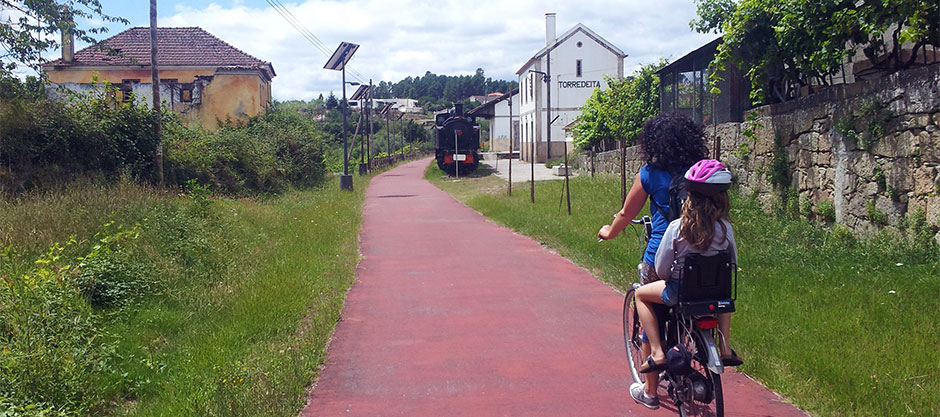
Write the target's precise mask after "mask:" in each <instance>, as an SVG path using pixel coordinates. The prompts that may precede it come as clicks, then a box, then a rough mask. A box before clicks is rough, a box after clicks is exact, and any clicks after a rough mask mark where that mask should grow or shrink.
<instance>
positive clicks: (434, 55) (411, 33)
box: [160, 0, 715, 100]
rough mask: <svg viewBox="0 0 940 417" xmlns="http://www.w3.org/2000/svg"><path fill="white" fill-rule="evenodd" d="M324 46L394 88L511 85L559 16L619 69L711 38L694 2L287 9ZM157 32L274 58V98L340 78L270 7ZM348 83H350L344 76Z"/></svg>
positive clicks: (320, 0) (368, 3) (366, 1)
mask: <svg viewBox="0 0 940 417" xmlns="http://www.w3.org/2000/svg"><path fill="white" fill-rule="evenodd" d="M284 4H285V5H286V6H287V8H288V9H289V10H290V11H291V13H293V15H294V16H295V17H296V18H297V19H298V20H299V21H300V22H302V23H303V25H304V26H305V27H306V28H307V29H308V30H310V32H312V33H313V34H314V35H316V36H317V37H318V38H319V39H320V41H322V42H323V44H325V46H326V48H327V49H328V52H329V53H332V51H333V49H334V48H335V47H336V46H337V45H338V44H339V43H340V42H341V41H348V42H354V43H358V44H360V45H361V47H360V48H359V51H358V52H357V53H356V56H355V57H354V58H353V60H352V61H351V63H350V67H351V68H353V69H354V70H355V71H356V73H359V74H361V75H362V79H361V80H356V81H368V78H369V77H372V78H373V80H374V82H378V81H380V80H385V81H399V80H400V79H402V78H404V77H406V76H409V75H411V76H418V75H424V72H425V71H431V72H434V73H437V74H448V75H457V74H472V73H473V72H474V71H475V70H476V69H477V68H483V69H485V70H486V75H487V76H489V77H492V78H494V79H516V76H515V71H516V70H517V69H518V68H519V67H520V66H521V65H522V64H523V63H525V61H526V60H527V59H528V58H530V57H531V56H532V55H533V54H534V53H535V52H537V51H538V50H539V49H541V48H542V47H543V46H544V45H545V40H544V37H545V21H544V13H545V12H555V13H557V29H556V32H557V33H558V34H559V35H560V34H561V33H564V32H565V31H567V30H568V29H569V28H571V27H572V26H574V25H575V24H577V23H579V22H580V23H583V24H585V25H586V26H588V27H590V28H591V29H592V30H594V31H595V32H596V33H597V34H599V35H600V36H602V37H604V38H605V39H607V40H608V41H610V42H611V43H613V44H614V45H617V46H618V47H619V48H620V49H621V50H623V51H624V52H625V53H627V55H629V56H628V57H627V59H626V61H625V65H624V66H625V72H626V73H630V72H632V71H633V70H634V69H636V68H638V67H639V65H641V64H647V63H651V62H655V61H657V60H658V59H659V58H660V57H670V58H673V59H674V58H677V57H679V56H681V55H682V54H684V53H686V52H688V51H690V50H692V49H695V48H697V47H699V46H701V45H702V44H704V43H706V42H707V41H709V40H711V39H713V38H714V37H715V35H701V34H697V33H693V32H691V30H690V29H689V25H688V23H689V21H690V20H691V19H693V18H694V17H695V6H694V3H693V2H692V1H691V0H665V1H661V2H657V3H656V4H655V6H654V5H652V4H650V3H649V2H646V1H639V0H630V1H615V0H597V1H593V0H585V1H580V2H570V1H564V2H562V1H532V0H527V1H511V2H509V1H475V2H467V1H455V0H448V1H430V0H401V1H387V0H350V1H342V2H341V1H335V0H334V1H328V0H309V1H303V2H293V3H289V2H284ZM160 25H161V26H200V27H202V28H204V29H206V30H207V31H209V32H210V33H212V34H214V35H216V36H218V37H220V38H222V39H223V40H225V41H226V42H228V43H230V44H232V45H233V46H235V47H237V48H239V49H241V50H243V51H245V52H247V53H249V54H251V55H253V56H255V57H257V58H259V59H263V60H266V61H271V62H272V63H273V65H274V69H275V71H276V72H277V74H278V76H277V77H276V78H275V79H274V96H275V98H277V99H281V100H286V99H293V98H299V99H310V98H314V97H316V96H317V95H319V94H320V93H323V94H324V95H325V94H328V93H329V92H330V91H335V92H337V95H339V91H340V90H339V89H340V74H339V73H337V72H334V71H327V70H324V69H323V64H324V63H325V62H326V60H327V56H324V54H323V53H321V52H320V51H319V50H317V49H316V47H314V45H312V44H311V43H310V42H308V41H307V40H306V39H304V38H303V37H302V36H301V35H300V33H299V32H298V31H297V30H296V29H294V28H293V27H292V26H291V25H290V24H289V23H288V22H287V21H286V20H285V19H284V18H283V17H282V16H281V15H279V14H278V13H277V11H276V10H274V9H273V8H271V7H266V8H255V7H251V6H248V5H245V3H244V2H235V3H234V4H233V5H231V6H221V5H219V4H210V5H209V6H207V7H205V8H203V9H195V8H191V7H177V8H176V9H175V10H174V11H173V14H172V15H171V16H167V17H164V18H162V19H161V20H160ZM347 80H355V76H354V75H353V74H351V73H350V72H349V71H347Z"/></svg>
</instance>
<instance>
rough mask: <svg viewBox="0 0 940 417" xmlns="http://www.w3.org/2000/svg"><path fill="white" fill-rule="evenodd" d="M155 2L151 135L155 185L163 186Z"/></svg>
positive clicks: (152, 14)
mask: <svg viewBox="0 0 940 417" xmlns="http://www.w3.org/2000/svg"><path fill="white" fill-rule="evenodd" d="M157 65H158V63H157V0H150V78H151V81H150V82H151V83H152V84H153V113H154V116H155V119H156V120H155V121H154V124H153V135H154V136H155V137H156V139H157V150H156V153H155V155H154V161H153V163H154V168H155V169H156V170H157V184H159V185H160V186H161V187H162V186H163V137H162V136H163V132H162V129H161V126H160V124H161V123H162V118H163V116H162V114H161V112H160V72H159V69H158V68H157Z"/></svg>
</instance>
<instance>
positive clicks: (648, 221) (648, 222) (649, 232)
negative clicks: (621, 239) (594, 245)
mask: <svg viewBox="0 0 940 417" xmlns="http://www.w3.org/2000/svg"><path fill="white" fill-rule="evenodd" d="M616 218H617V215H616V214H614V219H616ZM630 224H642V225H645V226H646V241H647V242H649V240H650V236H651V235H652V233H653V222H652V220H651V219H650V216H643V217H641V218H639V219H630ZM597 241H598V242H603V241H604V239H601V238H597Z"/></svg>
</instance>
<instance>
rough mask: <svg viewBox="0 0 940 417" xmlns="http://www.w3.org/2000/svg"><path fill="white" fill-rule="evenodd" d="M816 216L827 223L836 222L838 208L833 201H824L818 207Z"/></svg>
mask: <svg viewBox="0 0 940 417" xmlns="http://www.w3.org/2000/svg"><path fill="white" fill-rule="evenodd" d="M816 214H818V215H819V216H820V217H822V218H823V220H825V221H826V223H832V222H834V221H836V206H835V205H834V204H833V203H832V200H823V201H820V202H819V204H817V205H816Z"/></svg>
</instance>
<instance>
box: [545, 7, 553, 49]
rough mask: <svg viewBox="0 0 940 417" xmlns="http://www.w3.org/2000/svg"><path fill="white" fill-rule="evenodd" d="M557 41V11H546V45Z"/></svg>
mask: <svg viewBox="0 0 940 417" xmlns="http://www.w3.org/2000/svg"><path fill="white" fill-rule="evenodd" d="M553 43H555V13H545V46H551V45H552V44H553Z"/></svg>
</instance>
